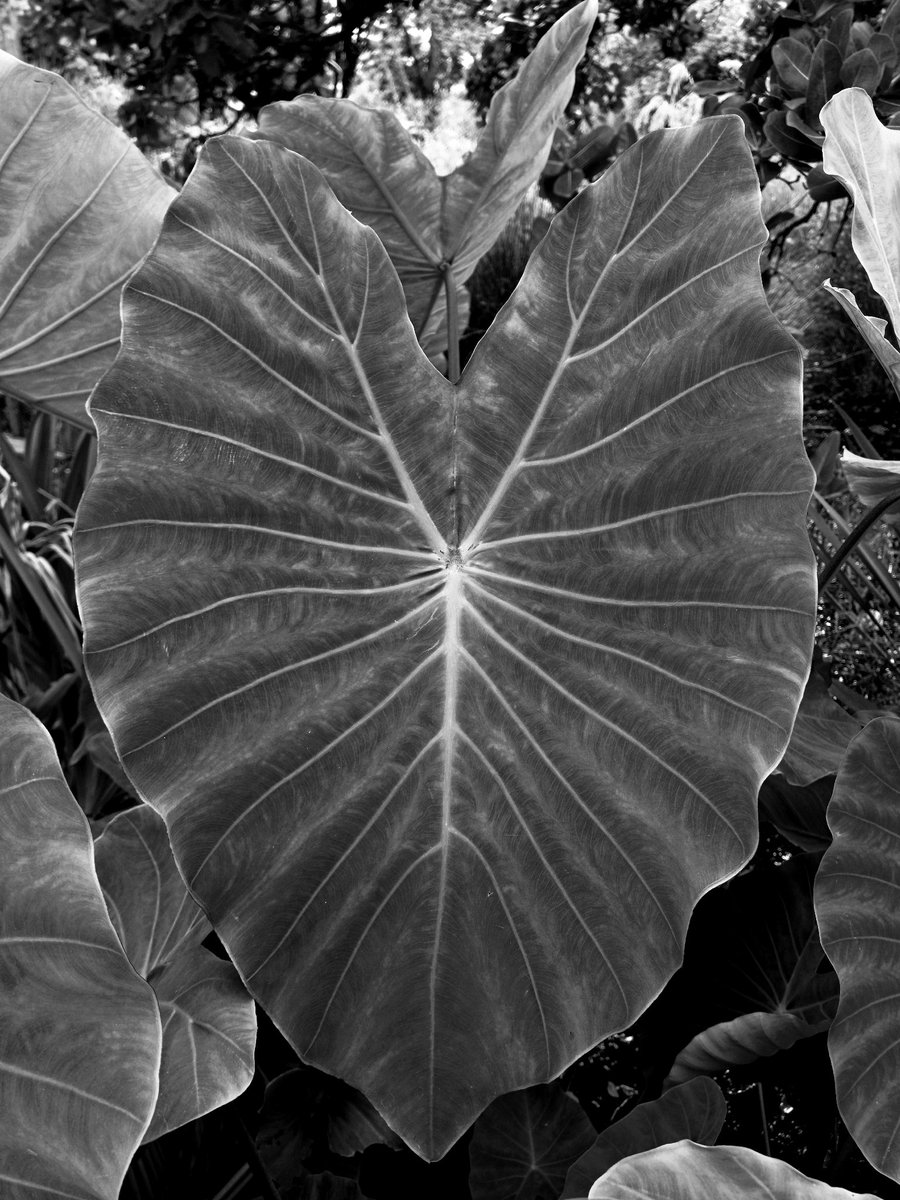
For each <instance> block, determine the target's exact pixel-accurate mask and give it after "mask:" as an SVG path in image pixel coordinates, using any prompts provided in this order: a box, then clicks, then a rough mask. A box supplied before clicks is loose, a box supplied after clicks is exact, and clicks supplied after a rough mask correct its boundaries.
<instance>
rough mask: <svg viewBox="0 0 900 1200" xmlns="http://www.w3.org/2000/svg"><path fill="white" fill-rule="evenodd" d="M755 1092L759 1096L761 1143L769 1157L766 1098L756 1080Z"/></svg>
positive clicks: (770, 1151)
mask: <svg viewBox="0 0 900 1200" xmlns="http://www.w3.org/2000/svg"><path fill="white" fill-rule="evenodd" d="M756 1094H757V1096H758V1097H759V1112H760V1116H761V1118H762V1132H763V1145H764V1146H765V1148H766V1154H767V1155H768V1156H769V1158H771V1157H772V1146H771V1144H770V1143H769V1122H768V1121H767V1120H766V1098H765V1095H764V1094H763V1085H762V1084H761V1083H760V1082H759V1080H757V1081H756Z"/></svg>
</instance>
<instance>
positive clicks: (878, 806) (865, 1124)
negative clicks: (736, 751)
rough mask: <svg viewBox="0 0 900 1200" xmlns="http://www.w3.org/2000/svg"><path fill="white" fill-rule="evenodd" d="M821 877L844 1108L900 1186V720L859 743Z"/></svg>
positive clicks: (838, 801)
mask: <svg viewBox="0 0 900 1200" xmlns="http://www.w3.org/2000/svg"><path fill="white" fill-rule="evenodd" d="M828 823H829V825H830V826H831V829H832V833H833V835H834V841H833V843H832V846H831V848H830V849H829V850H828V851H827V852H826V853H825V857H824V858H823V860H822V865H821V867H820V869H819V874H818V877H817V879H816V889H815V905H816V915H817V917H818V921H819V927H820V929H821V932H822V944H823V946H824V948H825V953H826V954H827V955H828V957H829V959H830V960H831V962H832V964H833V966H834V969H835V971H836V972H837V974H838V977H839V979H840V985H841V1000H840V1005H839V1007H838V1012H837V1017H836V1019H835V1022H834V1024H833V1026H832V1028H831V1032H830V1034H829V1039H828V1048H829V1051H830V1053H831V1060H832V1064H833V1066H834V1075H835V1084H836V1088H837V1100H838V1109H839V1111H840V1113H841V1116H842V1117H843V1119H844V1121H845V1123H846V1125H847V1128H848V1129H849V1130H850V1133H851V1135H852V1136H853V1138H854V1140H855V1141H856V1144H857V1145H858V1146H859V1148H860V1150H861V1151H862V1152H863V1154H864V1155H865V1156H866V1158H867V1159H868V1160H869V1162H870V1163H872V1165H873V1166H874V1167H876V1168H877V1170H879V1171H881V1172H882V1173H883V1174H885V1175H887V1176H889V1177H890V1178H891V1179H894V1180H900V1120H898V1110H900V1083H898V1080H900V988H898V985H897V979H898V977H900V905H898V903H897V897H898V894H900V856H898V853H897V847H898V844H900V720H898V719H897V718H896V717H892V716H884V717H878V718H876V720H874V721H871V722H870V723H869V724H868V725H867V726H866V727H865V729H863V731H862V732H861V733H860V734H858V735H857V737H856V738H854V740H853V742H852V743H851V746H850V749H849V751H848V752H847V757H846V759H845V761H844V764H843V766H842V767H841V770H840V771H839V772H838V777H837V781H836V783H835V787H834V796H833V798H832V801H831V804H830V805H829V808H828Z"/></svg>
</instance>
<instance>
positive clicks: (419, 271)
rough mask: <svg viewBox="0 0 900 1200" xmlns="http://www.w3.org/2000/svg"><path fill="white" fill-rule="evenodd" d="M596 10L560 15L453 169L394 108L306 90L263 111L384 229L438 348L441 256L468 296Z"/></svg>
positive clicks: (414, 307) (427, 337)
mask: <svg viewBox="0 0 900 1200" xmlns="http://www.w3.org/2000/svg"><path fill="white" fill-rule="evenodd" d="M596 18H597V0H583V3H581V4H577V5H576V6H575V7H574V8H573V9H572V10H571V11H570V12H568V13H566V14H565V16H563V17H562V18H561V19H560V20H559V21H557V22H556V24H555V25H554V26H553V27H552V28H551V29H550V30H549V31H548V32H547V34H546V35H545V36H544V37H543V38H542V39H541V41H540V42H539V43H538V45H537V46H536V47H535V49H534V51H533V52H532V53H531V54H530V55H529V56H528V57H527V58H526V59H525V61H524V62H523V64H522V66H521V68H520V69H519V72H518V74H517V75H516V76H515V78H514V79H512V80H510V81H509V83H507V84H506V85H505V86H504V87H502V88H501V89H500V91H499V92H497V94H496V95H495V96H494V98H493V100H492V102H491V106H490V110H489V112H488V118H487V123H486V125H485V127H484V129H483V130H482V132H481V135H480V137H479V139H478V143H477V145H476V147H475V150H474V152H473V153H472V155H471V156H470V157H469V158H468V159H467V160H466V161H465V162H464V163H463V164H462V165H461V166H460V167H458V168H457V169H456V170H455V171H453V172H452V173H451V174H450V175H447V176H438V175H437V173H436V172H435V170H434V167H433V166H432V165H431V163H430V162H429V160H428V159H427V158H426V157H425V155H424V154H423V153H422V151H421V150H420V149H419V148H418V146H417V145H416V143H415V142H414V141H413V139H412V137H411V136H410V134H409V133H408V132H407V131H406V129H405V128H404V127H403V125H401V123H400V122H399V120H398V119H397V118H396V117H395V116H394V115H393V114H392V113H389V112H387V111H384V110H374V109H368V108H363V107H361V106H359V105H357V104H354V103H353V102H352V101H349V100H329V99H324V98H322V97H319V96H300V97H298V98H297V99H296V100H290V101H283V102H280V103H277V104H270V105H268V106H267V107H266V108H264V109H263V110H262V112H261V113H260V118H259V135H258V136H260V137H264V138H268V139H271V140H272V141H275V142H279V143H280V144H281V145H284V146H287V147H288V149H290V150H295V151H297V153H299V154H302V155H303V156H304V157H305V158H308V159H309V160H310V161H311V162H314V163H315V164H316V166H317V167H318V168H319V169H320V170H321V171H322V172H323V174H324V175H325V178H326V179H327V180H328V182H329V183H330V184H331V187H332V188H333V189H334V192H335V195H336V196H337V197H338V199H339V200H340V201H341V203H342V204H344V205H345V207H346V208H348V209H350V211H351V212H352V213H353V214H354V216H355V217H357V218H358V219H359V220H360V221H363V222H364V223H365V224H367V225H370V226H371V227H372V228H373V229H374V230H375V232H376V233H377V234H378V236H379V237H380V238H381V240H382V242H383V243H384V245H385V247H386V249H387V251H388V254H389V255H390V257H391V261H392V262H393V264H394V266H395V268H396V269H397V272H398V274H399V276H400V281H401V283H402V284H403V291H404V294H405V296H406V302H407V305H408V308H409V315H410V319H411V321H412V323H413V325H414V327H415V330H416V334H417V336H418V338H419V341H420V343H421V344H422V345H423V346H424V347H425V349H426V350H427V351H428V353H435V352H438V351H443V350H446V348H447V345H446V315H447V313H446V300H445V298H444V291H443V285H442V279H443V276H442V270H441V265H442V263H445V262H446V263H450V264H451V265H452V268H453V277H454V279H455V280H456V283H457V294H458V303H459V304H460V305H467V303H468V294H467V292H466V291H465V289H464V288H463V287H462V285H463V284H464V283H465V281H466V280H467V279H468V278H469V276H470V275H471V274H472V272H473V271H474V269H475V266H476V265H477V263H478V260H479V259H480V258H481V257H482V255H483V254H484V253H485V252H486V251H487V250H488V249H490V247H491V246H492V245H493V244H494V242H495V241H496V240H497V238H498V237H499V236H500V234H501V232H502V231H503V228H504V227H505V225H506V223H507V221H508V220H509V219H510V217H511V216H512V215H513V213H514V212H515V210H516V207H517V205H518V204H519V202H520V200H521V199H522V198H523V196H524V195H525V193H526V192H527V191H528V188H529V187H530V186H531V185H532V184H533V183H534V182H535V181H536V180H537V179H538V177H539V175H540V173H541V170H542V168H543V166H544V163H545V161H546V159H547V156H548V154H549V153H550V147H551V144H552V141H553V135H554V133H555V132H556V129H557V126H558V124H559V122H560V120H561V119H562V115H563V111H564V109H565V106H566V104H567V103H568V101H569V97H570V95H571V93H572V87H573V84H574V81H575V67H576V66H577V64H578V63H579V61H580V60H581V58H582V56H583V55H584V49H585V45H586V42H587V38H588V35H589V33H590V31H591V28H592V27H593V24H594V22H595V20H596ZM464 327H465V322H464V321H462V322H461V323H460V328H464Z"/></svg>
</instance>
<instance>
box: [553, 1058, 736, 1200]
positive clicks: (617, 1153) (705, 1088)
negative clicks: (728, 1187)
mask: <svg viewBox="0 0 900 1200" xmlns="http://www.w3.org/2000/svg"><path fill="white" fill-rule="evenodd" d="M726 1111H727V1108H726V1104H725V1097H724V1096H723V1095H722V1092H721V1091H720V1089H719V1086H718V1084H715V1083H713V1081H712V1080H711V1079H707V1078H705V1077H701V1078H699V1079H691V1080H689V1082H687V1083H682V1084H681V1085H680V1086H679V1087H673V1088H670V1089H669V1090H668V1091H667V1092H663V1094H662V1095H661V1096H658V1097H657V1098H656V1099H655V1100H648V1101H647V1102H646V1103H645V1104H639V1105H637V1107H636V1108H633V1109H632V1110H631V1112H630V1113H628V1115H627V1116H625V1117H623V1118H622V1119H621V1121H616V1122H615V1123H614V1124H613V1125H610V1127H609V1128H608V1129H604V1131H603V1133H601V1134H600V1136H599V1137H598V1138H597V1140H596V1141H595V1142H594V1144H593V1145H592V1146H591V1147H590V1148H589V1149H588V1150H586V1151H585V1153H584V1154H582V1156H581V1158H579V1159H578V1161H577V1162H575V1163H573V1164H572V1166H571V1167H570V1169H569V1172H568V1174H567V1175H566V1183H565V1187H564V1188H563V1190H562V1193H561V1195H560V1200H567V1198H568V1197H572V1196H585V1195H587V1192H588V1190H589V1189H590V1188H591V1187H592V1186H593V1184H594V1182H595V1180H597V1179H599V1178H600V1176H601V1175H604V1174H605V1173H606V1172H607V1171H608V1170H609V1169H610V1167H612V1166H614V1165H615V1164H616V1163H617V1162H619V1161H620V1160H621V1159H623V1158H628V1157H629V1155H632V1154H640V1153H641V1152H642V1151H644V1150H653V1149H655V1148H656V1147H657V1146H665V1145H666V1144H667V1143H669V1142H678V1141H681V1140H682V1139H683V1138H689V1139H690V1140H691V1141H692V1142H701V1143H703V1144H704V1145H712V1143H713V1142H715V1140H716V1138H717V1137H718V1136H719V1134H720V1133H721V1131H722V1126H723V1125H724V1124H725V1115H726Z"/></svg>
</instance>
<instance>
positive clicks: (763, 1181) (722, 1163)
mask: <svg viewBox="0 0 900 1200" xmlns="http://www.w3.org/2000/svg"><path fill="white" fill-rule="evenodd" d="M725 1197H729V1200H731V1198H734V1200H762V1197H766V1200H878V1197H877V1196H873V1195H871V1193H868V1192H867V1193H861V1192H848V1191H845V1189H844V1188H834V1187H829V1186H828V1184H827V1183H821V1182H820V1181H819V1180H818V1179H810V1178H809V1177H808V1176H807V1175H802V1174H801V1173H800V1172H799V1171H797V1170H795V1169H794V1168H793V1167H790V1166H788V1164H787V1163H785V1162H781V1160H780V1159H777V1158H769V1157H768V1156H767V1155H765V1154H757V1152H756V1151H755V1150H748V1149H747V1148H746V1147H745V1146H697V1145H695V1144H694V1143H693V1142H687V1141H685V1142H676V1143H674V1144H673V1145H671V1146H662V1147H661V1148H660V1149H659V1150H648V1151H647V1152H646V1153H644V1154H636V1155H634V1157H632V1158H626V1159H624V1160H623V1161H622V1162H620V1163H617V1164H616V1166H614V1167H613V1168H612V1169H611V1170H609V1171H608V1172H607V1173H606V1175H604V1176H603V1178H602V1179H598V1180H597V1182H596V1183H595V1184H594V1186H593V1187H592V1188H591V1190H590V1192H589V1193H588V1200H724V1198H725Z"/></svg>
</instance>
